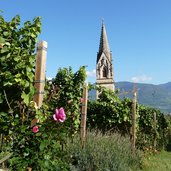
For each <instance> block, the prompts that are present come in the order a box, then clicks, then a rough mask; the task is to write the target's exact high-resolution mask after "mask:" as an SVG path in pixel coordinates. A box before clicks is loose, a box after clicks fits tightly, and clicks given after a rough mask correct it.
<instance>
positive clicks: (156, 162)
mask: <svg viewBox="0 0 171 171" xmlns="http://www.w3.org/2000/svg"><path fill="white" fill-rule="evenodd" d="M142 171H171V152H166V151H162V152H159V153H158V154H155V155H154V156H149V157H147V158H145V159H144V162H143V169H142Z"/></svg>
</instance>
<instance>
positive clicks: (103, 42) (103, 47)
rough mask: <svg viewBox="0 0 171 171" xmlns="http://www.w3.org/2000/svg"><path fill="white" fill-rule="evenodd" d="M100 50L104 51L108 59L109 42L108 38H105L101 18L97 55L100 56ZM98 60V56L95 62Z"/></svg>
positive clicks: (104, 29)
mask: <svg viewBox="0 0 171 171" xmlns="http://www.w3.org/2000/svg"><path fill="white" fill-rule="evenodd" d="M102 52H104V53H105V54H106V56H107V57H108V58H109V60H110V48H109V43H108V39H107V34H106V28H105V25H104V20H102V28H101V36H100V45H99V52H98V56H100V55H101V54H102ZM98 60H99V58H97V62H98Z"/></svg>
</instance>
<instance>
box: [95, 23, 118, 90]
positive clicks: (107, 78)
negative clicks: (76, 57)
mask: <svg viewBox="0 0 171 171" xmlns="http://www.w3.org/2000/svg"><path fill="white" fill-rule="evenodd" d="M113 77H114V72H113V64H112V53H111V51H110V48H109V44H108V39H107V34H106V29H105V25H104V21H102V29H101V37H100V45H99V52H98V53H97V61H96V85H97V86H98V85H99V86H104V87H106V88H108V89H111V90H113V91H114V89H115V86H114V78H113Z"/></svg>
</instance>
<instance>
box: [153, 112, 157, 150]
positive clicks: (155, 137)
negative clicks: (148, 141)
mask: <svg viewBox="0 0 171 171" xmlns="http://www.w3.org/2000/svg"><path fill="white" fill-rule="evenodd" d="M156 123H157V120H156V112H154V131H155V135H154V149H156V146H157V136H156Z"/></svg>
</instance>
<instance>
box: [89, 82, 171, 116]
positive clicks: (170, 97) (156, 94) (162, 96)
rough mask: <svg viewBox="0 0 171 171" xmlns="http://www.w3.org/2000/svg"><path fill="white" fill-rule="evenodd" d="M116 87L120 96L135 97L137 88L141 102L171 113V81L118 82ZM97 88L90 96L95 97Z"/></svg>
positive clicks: (139, 101)
mask: <svg viewBox="0 0 171 171" xmlns="http://www.w3.org/2000/svg"><path fill="white" fill-rule="evenodd" d="M115 88H116V89H119V90H120V91H119V97H120V98H124V97H129V98H132V97H133V93H132V92H133V90H134V89H137V91H138V96H137V100H138V103H139V104H143V105H147V106H151V107H154V108H157V109H159V110H161V111H163V112H167V113H171V82H168V83H165V84H159V85H154V84H144V83H132V82H126V81H123V82H116V83H115ZM95 94H96V93H95V90H91V91H90V92H89V98H90V99H95Z"/></svg>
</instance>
